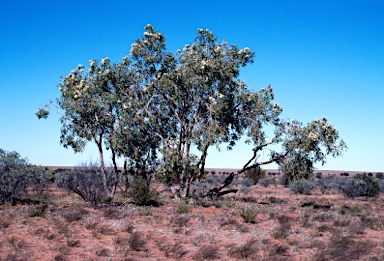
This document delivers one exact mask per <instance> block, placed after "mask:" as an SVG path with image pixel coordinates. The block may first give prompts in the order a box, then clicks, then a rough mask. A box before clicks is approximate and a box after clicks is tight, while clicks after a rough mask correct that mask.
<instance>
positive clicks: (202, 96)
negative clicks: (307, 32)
mask: <svg viewBox="0 0 384 261" xmlns="http://www.w3.org/2000/svg"><path fill="white" fill-rule="evenodd" d="M253 58H254V53H253V52H252V51H251V50H250V49H249V48H244V49H239V48H238V47H237V46H236V45H230V44H228V43H227V42H225V41H223V42H218V39H217V37H215V36H214V35H213V33H212V32H210V31H209V30H203V29H198V32H197V36H196V38H195V40H194V41H193V43H192V44H190V45H185V46H184V48H183V49H182V50H178V51H177V53H176V54H175V55H174V54H172V53H170V52H168V51H167V49H166V42H165V37H164V36H163V35H162V34H161V33H160V32H158V31H156V30H155V29H154V27H153V26H152V25H147V26H146V27H145V31H144V36H143V37H142V38H139V39H137V40H136V41H135V42H134V43H133V44H132V45H131V50H130V54H129V56H126V57H124V58H123V62H121V63H116V64H111V63H110V61H109V59H107V58H106V59H103V60H102V61H101V64H99V63H97V62H96V61H93V60H91V61H90V68H89V70H88V71H86V72H85V71H84V67H83V66H82V65H79V66H78V68H77V69H75V70H73V71H72V72H71V73H70V74H69V75H68V76H66V77H64V78H63V79H62V83H61V84H60V90H61V97H60V98H59V99H57V101H58V105H59V107H60V108H61V109H62V111H64V113H63V115H62V117H61V123H62V129H61V133H62V134H61V139H60V140H61V143H62V145H63V146H64V147H66V148H67V147H72V148H73V149H74V150H75V152H78V151H82V150H83V149H84V146H85V144H86V142H87V141H90V140H93V141H94V142H95V143H96V145H97V147H98V150H99V156H100V164H101V166H102V168H104V159H103V158H104V156H103V142H104V145H105V147H106V148H107V149H110V150H111V152H112V160H113V163H114V166H115V170H116V177H117V176H118V171H117V166H116V157H124V158H125V167H126V168H127V165H129V169H130V171H131V173H132V174H133V175H136V176H142V177H143V178H146V179H147V180H148V182H149V180H150V177H151V176H152V173H154V170H155V169H157V171H156V172H157V178H158V179H160V180H162V181H164V182H166V183H167V184H168V185H170V186H171V188H172V191H173V192H174V193H175V194H176V195H178V196H181V197H188V196H191V192H190V186H191V184H192V183H193V182H198V181H199V180H201V179H203V178H204V168H205V162H206V159H207V156H208V149H209V148H211V147H213V146H216V147H218V146H220V145H222V144H226V145H227V148H228V149H231V148H232V147H233V146H235V145H236V142H237V141H238V140H239V139H240V138H241V137H242V136H244V135H245V136H247V137H248V138H247V142H248V143H249V144H251V145H252V152H253V153H252V156H251V157H250V158H249V159H248V160H247V161H246V162H245V165H244V166H243V168H242V169H241V170H239V171H238V172H236V173H230V174H229V176H228V177H227V178H226V179H225V181H224V182H223V183H222V184H221V185H220V186H218V187H214V188H211V189H209V190H207V191H205V192H204V193H203V194H200V195H199V196H206V195H211V196H212V195H220V194H224V193H226V192H225V191H222V190H223V189H224V188H226V187H228V186H229V185H230V184H231V182H232V180H233V178H234V177H235V176H239V175H241V174H242V173H244V172H245V171H247V170H250V169H260V168H261V166H263V165H267V164H269V163H273V162H275V163H277V164H279V166H280V167H281V169H282V170H283V171H284V172H285V173H287V175H288V176H289V178H290V180H296V179H300V178H302V177H306V175H307V176H308V173H311V171H312V170H313V166H314V165H313V164H314V163H316V162H321V163H324V162H325V160H326V157H327V155H332V156H339V155H340V154H341V152H342V151H343V150H344V149H345V148H346V146H345V143H344V142H343V141H342V140H340V138H339V135H338V132H337V131H336V129H335V128H334V127H333V126H331V125H330V124H329V123H328V122H327V120H326V119H325V118H323V119H321V120H315V121H313V122H312V123H309V124H308V125H303V124H301V123H298V122H295V121H288V122H287V121H284V120H282V119H281V118H280V116H281V112H282V108H281V107H280V106H279V105H278V104H277V103H275V102H273V100H274V93H273V88H272V86H269V87H268V88H263V89H261V90H259V91H251V90H248V89H247V85H246V84H245V83H244V82H243V81H241V80H240V79H239V73H240V69H241V67H244V66H246V65H248V64H250V63H252V62H253ZM47 116H48V112H47V110H45V109H41V110H40V111H39V112H38V117H39V118H45V117H47ZM267 126H270V127H272V128H274V134H273V135H272V137H268V136H267V134H266V131H265V129H266V127H267ZM277 145H280V149H276V146H277ZM266 151H267V153H265V152H266ZM262 153H263V154H267V155H269V158H268V159H267V160H265V161H259V155H261V154H262ZM104 177H105V175H104ZM116 180H117V179H116ZM104 184H105V187H106V189H108V188H107V185H106V184H107V182H106V181H104ZM115 184H116V183H115ZM115 187H116V186H115ZM109 191H110V192H111V193H113V192H114V189H113V188H112V189H109Z"/></svg>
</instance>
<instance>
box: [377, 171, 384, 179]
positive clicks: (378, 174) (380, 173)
mask: <svg viewBox="0 0 384 261" xmlns="http://www.w3.org/2000/svg"><path fill="white" fill-rule="evenodd" d="M376 178H377V179H384V174H383V173H382V172H377V173H376Z"/></svg>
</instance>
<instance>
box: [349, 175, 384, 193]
mask: <svg viewBox="0 0 384 261" xmlns="http://www.w3.org/2000/svg"><path fill="white" fill-rule="evenodd" d="M343 193H344V195H345V196H346V197H349V198H355V197H377V196H379V194H380V186H379V184H378V182H377V181H375V180H374V179H373V178H372V177H370V176H367V175H364V174H357V175H356V176H354V177H353V178H352V179H349V180H348V181H347V183H346V184H345V186H344V187H343Z"/></svg>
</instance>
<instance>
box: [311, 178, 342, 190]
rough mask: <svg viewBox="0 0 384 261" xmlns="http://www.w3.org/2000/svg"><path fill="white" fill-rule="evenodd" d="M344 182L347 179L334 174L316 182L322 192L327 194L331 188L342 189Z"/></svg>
mask: <svg viewBox="0 0 384 261" xmlns="http://www.w3.org/2000/svg"><path fill="white" fill-rule="evenodd" d="M344 183H345V179H342V178H339V177H336V176H335V175H332V176H327V177H323V178H322V179H319V180H318V181H317V182H316V186H317V187H318V188H319V189H320V191H321V193H323V194H325V192H327V191H331V190H335V191H340V190H341V189H342V187H343V184H344Z"/></svg>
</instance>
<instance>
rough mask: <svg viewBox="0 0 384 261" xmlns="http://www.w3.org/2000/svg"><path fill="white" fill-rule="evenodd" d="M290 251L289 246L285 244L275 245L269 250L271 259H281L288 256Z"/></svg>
mask: <svg viewBox="0 0 384 261" xmlns="http://www.w3.org/2000/svg"><path fill="white" fill-rule="evenodd" d="M288 251H289V246H287V245H283V244H274V245H273V246H272V247H271V248H270V250H269V257H275V258H276V257H280V256H282V255H284V254H286V253H287V252H288ZM280 258H281V257H280Z"/></svg>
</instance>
